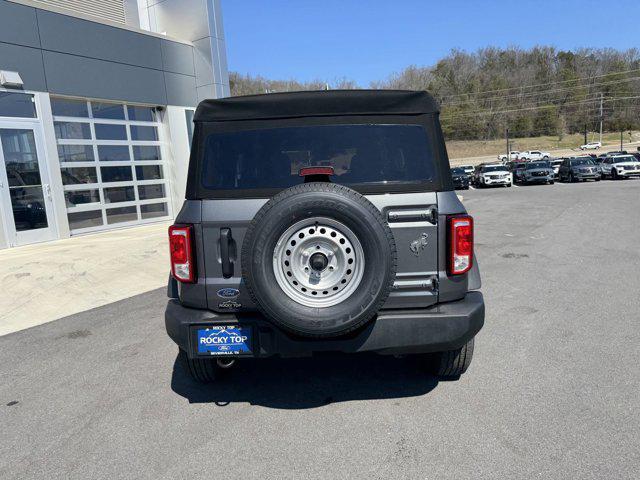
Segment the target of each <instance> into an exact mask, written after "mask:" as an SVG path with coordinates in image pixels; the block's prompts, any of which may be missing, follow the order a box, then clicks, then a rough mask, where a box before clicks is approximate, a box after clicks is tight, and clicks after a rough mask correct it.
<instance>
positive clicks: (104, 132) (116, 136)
mask: <svg viewBox="0 0 640 480" xmlns="http://www.w3.org/2000/svg"><path fill="white" fill-rule="evenodd" d="M95 128H96V139H98V140H126V139H127V127H125V126H124V125H113V124H109V123H96V124H95Z"/></svg>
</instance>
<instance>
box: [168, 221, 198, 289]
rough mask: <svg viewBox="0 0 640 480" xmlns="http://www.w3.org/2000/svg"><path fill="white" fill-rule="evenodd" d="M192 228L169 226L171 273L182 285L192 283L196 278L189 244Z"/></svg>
mask: <svg viewBox="0 0 640 480" xmlns="http://www.w3.org/2000/svg"><path fill="white" fill-rule="evenodd" d="M192 232H193V227H190V226H183V225H171V226H170V227H169V251H170V253H171V273H172V274H173V277H174V278H175V279H176V280H178V281H180V282H184V283H193V281H194V280H195V278H196V275H195V262H194V261H193V260H194V259H193V245H192V243H191V239H192V236H193V235H192Z"/></svg>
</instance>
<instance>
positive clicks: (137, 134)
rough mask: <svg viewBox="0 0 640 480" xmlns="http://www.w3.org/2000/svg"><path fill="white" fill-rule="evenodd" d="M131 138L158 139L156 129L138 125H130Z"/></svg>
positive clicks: (152, 140) (153, 140) (151, 140)
mask: <svg viewBox="0 0 640 480" xmlns="http://www.w3.org/2000/svg"><path fill="white" fill-rule="evenodd" d="M129 128H131V140H141V141H149V142H155V141H157V140H158V129H157V128H156V127H147V126H140V125H131V126H130V127H129Z"/></svg>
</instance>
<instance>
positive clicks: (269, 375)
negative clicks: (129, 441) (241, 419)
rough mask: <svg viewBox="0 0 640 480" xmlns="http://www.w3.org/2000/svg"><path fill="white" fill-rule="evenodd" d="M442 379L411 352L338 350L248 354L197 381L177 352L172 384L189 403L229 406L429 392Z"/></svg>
mask: <svg viewBox="0 0 640 480" xmlns="http://www.w3.org/2000/svg"><path fill="white" fill-rule="evenodd" d="M437 384H438V379H437V378H436V377H434V376H432V375H430V374H428V373H426V371H425V370H424V369H423V368H421V366H420V365H418V364H417V362H416V361H415V360H414V359H412V358H411V357H407V358H395V357H388V356H381V355H375V354H358V355H344V354H337V353H336V354H332V355H322V356H319V357H312V358H301V359H300V358H299V359H281V358H268V359H261V360H259V361H255V360H250V359H247V360H244V361H240V362H238V363H237V364H236V365H234V366H233V367H232V368H231V369H229V370H223V371H222V376H221V378H220V379H219V380H218V381H216V382H215V383H213V384H210V385H204V384H200V383H197V382H196V381H194V380H193V379H192V378H191V376H190V375H189V373H188V371H187V367H186V365H184V364H183V361H182V360H181V359H180V357H176V360H175V362H174V366H173V376H172V378H171V389H172V390H173V391H174V392H175V393H177V394H178V395H180V396H182V397H184V398H186V399H187V400H189V403H214V404H216V405H218V406H221V407H223V406H227V405H229V404H230V403H237V402H245V403H249V404H251V405H261V406H264V407H269V408H279V409H307V408H317V407H322V406H324V405H328V404H330V403H336V402H346V401H350V400H370V399H391V398H404V397H414V396H419V395H424V394H426V393H429V392H430V391H431V390H433V389H434V388H435V387H436V385H437Z"/></svg>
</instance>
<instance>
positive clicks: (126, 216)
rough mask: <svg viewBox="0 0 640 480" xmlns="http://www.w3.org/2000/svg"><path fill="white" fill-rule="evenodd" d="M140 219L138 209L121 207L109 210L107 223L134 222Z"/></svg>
mask: <svg viewBox="0 0 640 480" xmlns="http://www.w3.org/2000/svg"><path fill="white" fill-rule="evenodd" d="M137 219H138V214H137V213H136V207H120V208H108V209H107V223H108V224H112V223H121V222H132V221H134V220H137Z"/></svg>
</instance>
